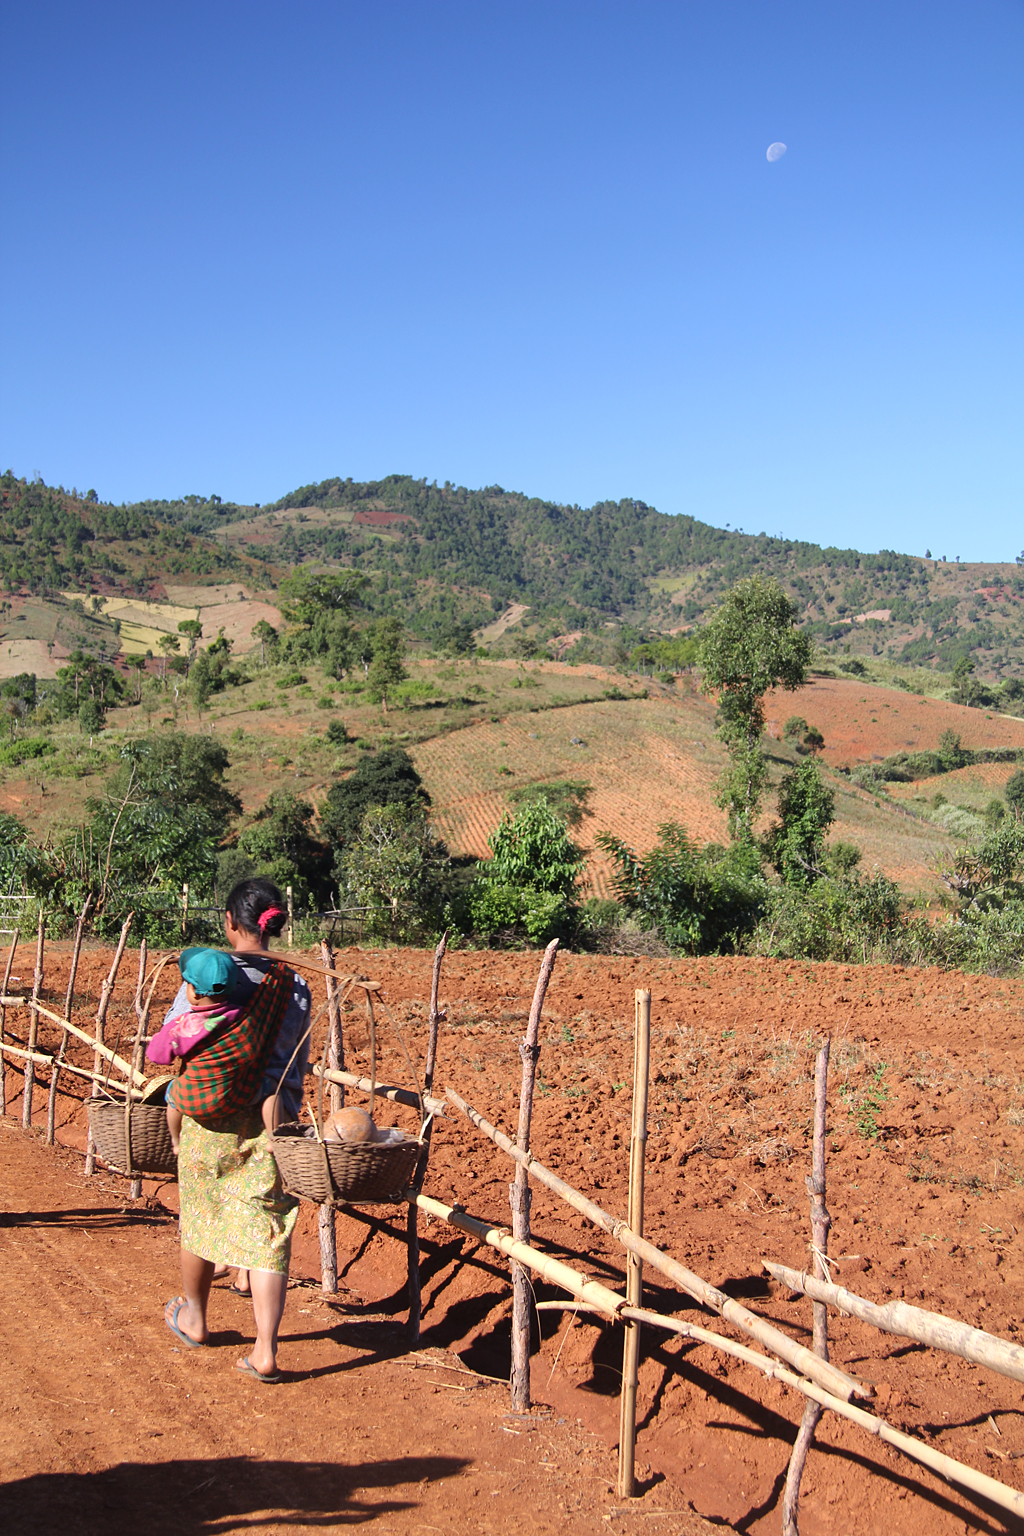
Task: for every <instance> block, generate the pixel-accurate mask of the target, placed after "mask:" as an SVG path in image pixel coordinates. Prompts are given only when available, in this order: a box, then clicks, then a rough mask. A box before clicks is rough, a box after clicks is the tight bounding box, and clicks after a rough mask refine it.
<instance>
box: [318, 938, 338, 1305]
mask: <svg viewBox="0 0 1024 1536" xmlns="http://www.w3.org/2000/svg"><path fill="white" fill-rule="evenodd" d="M320 958H321V959H322V960H323V963H324V970H327V971H333V970H334V950H333V949H332V948H331V946H330V944H328V943H327V942H326V940H324V941H322V942H321V945H320ZM324 981H325V983H326V987H327V1015H328V1023H327V1028H328V1030H329V1031H330V1034H329V1043H328V1046H327V1067H328V1070H329V1071H332V1072H340V1071H341V1069H342V1066H343V1063H344V1046H343V1044H342V1038H341V1008H340V1007H339V1004H338V983H337V982H336V981H335V979H334V977H333V976H325V977H324ZM344 1102H345V1090H344V1089H343V1088H342V1087H341V1085H340V1084H338V1083H332V1084H331V1113H332V1114H333V1113H334V1112H335V1111H336V1110H339V1109H341V1107H342V1105H343V1104H344ZM317 1227H318V1229H319V1235H320V1289H321V1290H322V1291H323V1293H324V1295H325V1296H336V1295H337V1294H338V1236H337V1227H336V1224H335V1211H334V1206H333V1205H331V1203H330V1201H329V1200H328V1201H325V1202H324V1203H323V1205H321V1207H320V1211H319V1214H318V1216H317Z"/></svg>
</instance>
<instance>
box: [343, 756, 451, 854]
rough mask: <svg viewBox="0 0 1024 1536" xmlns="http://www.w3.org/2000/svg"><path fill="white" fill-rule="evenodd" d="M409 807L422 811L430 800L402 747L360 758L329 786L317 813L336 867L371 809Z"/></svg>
mask: <svg viewBox="0 0 1024 1536" xmlns="http://www.w3.org/2000/svg"><path fill="white" fill-rule="evenodd" d="M410 804H418V805H420V806H422V807H423V809H424V810H425V809H426V808H427V807H428V806H429V805H430V796H429V795H428V794H427V791H426V790H425V789H424V787H423V780H422V779H421V778H420V776H419V774H418V773H417V772H416V768H415V766H414V764H413V760H412V758H411V757H410V756H409V754H408V752H406V751H405V749H404V748H403V747H384V748H383V749H382V750H381V751H380V752H374V753H373V754H372V755H370V756H367V757H364V758H362V759H361V761H360V762H359V764H358V765H357V767H356V769H355V772H354V773H350V774H349V775H348V776H347V777H346V778H344V779H339V780H338V781H337V783H335V784H332V785H331V788H330V790H329V791H328V793H327V798H326V800H325V801H324V803H323V806H322V808H321V811H320V826H321V830H322V833H323V836H324V837H325V838H326V839H327V841H328V842H329V843H330V845H331V847H332V848H333V849H334V850H335V857H336V867H338V868H340V860H341V857H342V855H343V854H344V851H345V849H346V848H347V847H348V846H349V845H350V844H351V843H353V842H354V841H355V839H356V837H357V836H358V835H359V829H360V827H361V825H362V822H363V817H364V816H365V815H366V812H367V811H368V810H369V808H370V806H371V805H410Z"/></svg>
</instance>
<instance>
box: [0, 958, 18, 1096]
mask: <svg viewBox="0 0 1024 1536" xmlns="http://www.w3.org/2000/svg"><path fill="white" fill-rule="evenodd" d="M17 947H18V930H17V928H15V930H14V933H13V934H12V936H11V947H10V949H9V951H8V953H7V964H6V965H5V967H4V989H3V996H4V998H6V996H7V989H8V987H9V986H10V984H11V970H12V969H13V966H14V952H15V950H16V949H17ZM6 1028H7V1009H6V1007H5V1006H4V1003H3V1002H2V1001H0V1045H2V1044H3V1039H4V1032H5V1030H6ZM6 1113H7V1072H6V1068H5V1066H4V1062H3V1058H2V1057H0V1115H6Z"/></svg>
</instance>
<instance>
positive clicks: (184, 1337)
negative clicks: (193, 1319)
mask: <svg viewBox="0 0 1024 1536" xmlns="http://www.w3.org/2000/svg"><path fill="white" fill-rule="evenodd" d="M174 1302H177V1306H174ZM187 1305H188V1303H187V1302H186V1300H185V1298H184V1296H176V1297H174V1299H173V1300H172V1301H169V1302H168V1303H167V1306H168V1307H171V1306H174V1311H173V1312H172V1313H171V1315H170V1317H168V1316H167V1307H165V1308H164V1322H165V1323H166V1324H167V1326H168V1328H169V1329H170V1330H171V1332H172V1333H173V1334H175V1335H176V1337H177V1338H179V1339H180V1340H181V1342H182V1343H183V1344H187V1345H188V1347H189V1349H205V1348H206V1346H205V1344H202V1343H200V1341H199V1340H198V1339H190V1338H189V1336H188V1334H187V1333H182V1331H181V1329H180V1328H179V1327H178V1313H179V1312H180V1311H181V1309H182V1307H185V1306H187Z"/></svg>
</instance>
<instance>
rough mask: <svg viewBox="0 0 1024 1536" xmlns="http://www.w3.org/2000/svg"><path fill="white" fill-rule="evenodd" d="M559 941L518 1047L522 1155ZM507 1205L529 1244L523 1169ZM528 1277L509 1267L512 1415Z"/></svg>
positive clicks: (519, 1379) (518, 1397) (526, 1382)
mask: <svg viewBox="0 0 1024 1536" xmlns="http://www.w3.org/2000/svg"><path fill="white" fill-rule="evenodd" d="M557 952H558V940H557V939H552V940H551V943H550V944H549V945H548V947H547V949H545V951H544V959H543V960H542V961H541V966H540V975H539V976H538V977H537V985H536V987H535V989H534V993H533V1003H532V1005H531V1007H530V1018H529V1022H528V1023H527V1026H526V1034H525V1036H524V1038H523V1039H522V1040H521V1041H520V1044H519V1057H520V1060H521V1061H522V1063H523V1080H522V1086H521V1088H520V1090H519V1129H518V1131H517V1133H516V1142H517V1144H518V1145H519V1146H520V1147H521V1148H522V1150H523V1151H524V1152H528V1151H529V1149H530V1122H531V1120H532V1118H533V1089H534V1084H535V1082H536V1080H537V1060H538V1057H539V1056H540V1046H539V1045H538V1043H537V1037H538V1034H539V1032H540V1015H541V1009H542V1008H543V1006H544V996H545V993H546V992H547V990H548V982H549V981H550V980H551V972H552V970H553V969H554V964H555V955H556V954H557ZM508 1195H509V1204H510V1205H511V1207H512V1235H513V1237H514V1238H515V1239H516V1240H517V1241H518V1242H523V1243H525V1242H528V1241H529V1237H530V1186H529V1182H528V1180H527V1177H526V1169H525V1168H524V1167H522V1166H521V1165H520V1166H519V1167H517V1168H516V1172H515V1178H514V1180H513V1182H512V1183H511V1184H510V1185H509V1191H508ZM530 1297H531V1288H530V1277H529V1275H528V1274H527V1273H526V1267H525V1266H524V1265H522V1264H520V1263H518V1261H517V1262H514V1263H513V1265H512V1378H511V1386H512V1412H513V1413H527V1412H528V1411H529V1408H530Z"/></svg>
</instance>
